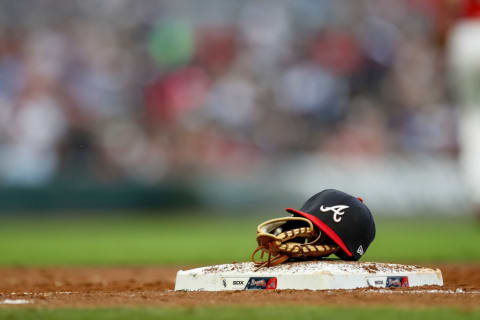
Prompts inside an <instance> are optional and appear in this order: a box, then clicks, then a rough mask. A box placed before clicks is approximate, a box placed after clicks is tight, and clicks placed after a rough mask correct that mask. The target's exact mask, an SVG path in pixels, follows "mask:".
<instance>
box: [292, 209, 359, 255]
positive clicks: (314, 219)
mask: <svg viewBox="0 0 480 320" xmlns="http://www.w3.org/2000/svg"><path fill="white" fill-rule="evenodd" d="M285 210H286V211H287V212H290V213H296V214H299V215H301V216H303V217H305V218H307V219H308V220H310V221H312V222H313V224H315V225H316V226H317V227H319V228H320V230H322V231H323V232H325V233H326V234H327V236H329V237H330V239H332V240H333V241H334V242H335V243H336V244H337V245H338V246H339V247H340V248H341V249H342V250H343V251H345V253H346V254H347V255H348V256H349V257H353V254H352V253H351V252H350V250H348V248H347V246H346V245H345V243H344V242H343V240H342V239H341V238H340V237H339V236H338V234H336V233H335V231H333V230H332V229H331V228H330V227H329V226H327V225H326V224H325V223H324V222H323V221H322V220H320V219H318V218H317V217H315V216H314V215H311V214H309V213H306V212H302V211H298V210H296V209H292V208H287V209H285Z"/></svg>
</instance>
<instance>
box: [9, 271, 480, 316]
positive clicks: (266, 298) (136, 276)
mask: <svg viewBox="0 0 480 320" xmlns="http://www.w3.org/2000/svg"><path fill="white" fill-rule="evenodd" d="M431 267H439V268H440V269H441V270H442V272H443V278H444V282H445V286H444V287H442V288H440V287H430V288H418V287H417V288H410V289H388V290H382V291H381V292H380V291H379V290H373V289H368V290H365V289H359V290H348V291H342V290H336V291H293V290H285V291H233V292H220V293H219V292H173V291H171V290H172V289H173V288H174V281H175V275H176V272H177V270H178V268H173V267H157V268H153V267H149V268H146V267H139V268H4V269H0V308H2V307H12V305H11V304H5V301H11V300H19V299H21V300H26V301H28V304H22V305H18V307H23V306H29V307H31V306H35V307H65V306H82V307H97V306H170V307H175V306H183V307H194V306H219V305H265V304H269V305H272V304H282V305H284V304H288V303H301V304H305V305H337V306H342V305H345V306H354V305H356V306H369V305H371V306H374V305H375V306H379V305H383V306H387V305H388V306H397V307H398V306H400V307H409V306H459V307H462V308H466V309H469V308H473V307H478V306H480V264H446V265H435V266H431ZM184 269H186V268H184ZM458 289H461V290H458ZM459 291H460V292H459ZM2 302H3V304H2Z"/></svg>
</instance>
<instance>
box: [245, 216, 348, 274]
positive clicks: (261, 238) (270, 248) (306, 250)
mask: <svg viewBox="0 0 480 320" xmlns="http://www.w3.org/2000/svg"><path fill="white" fill-rule="evenodd" d="M257 243H258V247H257V248H256V249H255V250H254V251H253V253H252V261H253V263H254V264H255V266H256V267H257V270H258V269H260V268H263V267H271V266H275V265H278V264H281V263H283V262H285V261H287V260H288V259H290V258H294V259H315V258H320V257H326V256H328V255H330V254H332V253H335V252H337V251H338V249H339V247H338V246H337V245H335V244H334V243H333V242H332V241H331V240H330V238H328V237H327V236H326V235H324V234H323V233H322V232H320V231H319V230H318V229H316V228H315V227H314V226H313V224H312V222H311V221H310V220H308V219H306V218H300V217H285V218H278V219H272V220H268V221H265V222H264V223H262V224H260V225H258V227H257ZM259 251H261V255H260V260H259V261H257V260H255V255H256V254H257V252H259ZM265 253H267V254H268V257H267V258H266V259H265V257H264V255H265Z"/></svg>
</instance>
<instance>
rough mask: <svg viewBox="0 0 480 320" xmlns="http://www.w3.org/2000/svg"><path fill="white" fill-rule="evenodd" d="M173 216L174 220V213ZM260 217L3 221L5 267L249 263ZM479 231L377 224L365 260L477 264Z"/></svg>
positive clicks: (0, 259) (1, 262) (443, 223)
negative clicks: (475, 262)
mask: <svg viewBox="0 0 480 320" xmlns="http://www.w3.org/2000/svg"><path fill="white" fill-rule="evenodd" d="M173 216H174V217H175V215H174V214H173ZM263 220H264V219H263V218H258V219H252V218H248V219H244V220H232V219H218V218H214V217H212V216H205V217H203V216H202V218H200V217H198V216H183V215H182V216H180V215H178V216H177V217H176V218H168V219H167V218H162V217H156V218H145V217H142V218H138V219H133V218H125V217H122V218H116V219H113V218H112V219H103V220H88V219H83V220H66V219H56V220H52V219H50V220H6V221H2V222H1V223H0V252H1V254H0V266H17V265H22V266H35V265H36V266H39V265H43V266H46V265H93V266H110V265H146V264H150V265H152V264H172V265H198V264H210V263H222V262H224V263H229V262H232V261H248V260H249V259H250V254H251V252H252V250H253V249H254V248H255V246H256V242H255V230H256V225H257V224H258V223H259V222H262V221H263ZM479 243H480V226H479V225H478V224H476V223H474V222H473V221H470V220H467V219H460V220H439V221H436V222H432V221H430V220H421V219H409V220H397V221H392V220H379V221H377V237H376V239H375V240H374V242H373V244H372V245H371V247H370V248H369V249H368V251H367V254H366V255H365V257H364V258H363V260H374V261H392V262H448V261H451V262H454V261H455V262H456V261H480V250H478V244H479Z"/></svg>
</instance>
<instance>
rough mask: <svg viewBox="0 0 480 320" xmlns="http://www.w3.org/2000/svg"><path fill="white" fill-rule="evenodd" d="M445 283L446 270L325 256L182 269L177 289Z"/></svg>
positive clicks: (300, 288) (208, 289) (397, 285)
mask: <svg viewBox="0 0 480 320" xmlns="http://www.w3.org/2000/svg"><path fill="white" fill-rule="evenodd" d="M425 285H438V286H442V285H443V278H442V272H441V271H440V270H439V269H436V270H433V269H428V268H422V267H418V266H408V265H401V264H390V263H375V262H349V261H341V260H321V261H305V262H291V263H285V264H281V265H278V266H275V267H270V268H262V269H260V270H258V271H255V268H254V266H253V263H252V262H243V263H235V264H222V265H215V266H208V267H203V268H196V269H191V270H186V271H183V270H180V271H178V272H177V279H176V281H175V290H176V291H178V290H187V291H225V290H252V289H256V290H258V289H267V290H268V289H277V290H285V289H293V290H334V289H356V288H366V287H377V288H389V287H417V286H425Z"/></svg>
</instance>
